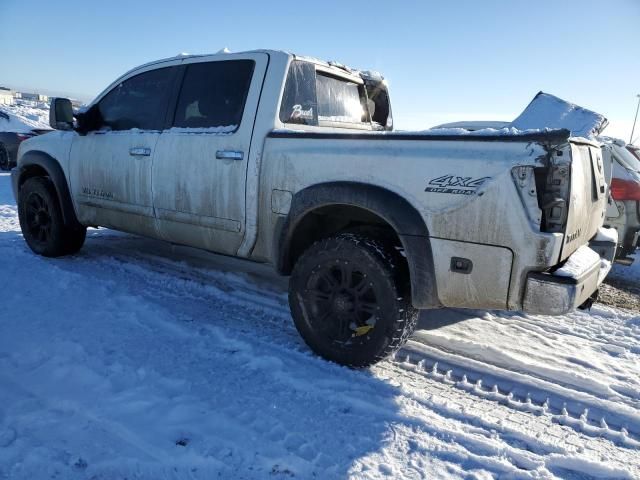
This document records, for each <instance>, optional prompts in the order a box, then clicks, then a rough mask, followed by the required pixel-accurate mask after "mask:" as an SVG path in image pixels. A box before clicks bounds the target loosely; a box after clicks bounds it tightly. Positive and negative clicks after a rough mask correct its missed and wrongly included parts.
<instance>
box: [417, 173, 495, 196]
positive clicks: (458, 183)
mask: <svg viewBox="0 0 640 480" xmlns="http://www.w3.org/2000/svg"><path fill="white" fill-rule="evenodd" d="M490 178H491V177H482V178H472V177H459V176H457V175H443V176H442V177H438V178H434V179H433V180H431V181H430V182H429V185H427V188H425V189H424V191H425V192H434V193H452V194H454V195H473V194H474V193H476V191H477V190H478V187H480V185H482V184H483V183H484V182H486V181H487V180H489V179H490Z"/></svg>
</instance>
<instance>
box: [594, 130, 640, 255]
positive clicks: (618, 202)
mask: <svg viewBox="0 0 640 480" xmlns="http://www.w3.org/2000/svg"><path fill="white" fill-rule="evenodd" d="M599 140H600V141H601V142H602V143H603V144H602V152H603V159H604V164H605V168H606V169H609V168H611V181H610V189H611V198H612V201H611V202H610V204H609V206H608V207H607V218H606V219H605V225H607V226H610V227H612V228H615V229H616V230H617V231H618V238H619V244H618V252H617V254H616V257H617V258H618V261H619V262H620V263H624V264H631V262H633V259H631V258H627V256H628V255H631V254H633V253H634V252H635V251H636V248H637V247H638V238H639V236H640V160H639V159H638V158H636V157H635V156H634V155H633V154H632V153H631V152H630V151H629V149H627V145H626V143H625V142H624V141H623V140H618V139H612V138H609V137H599Z"/></svg>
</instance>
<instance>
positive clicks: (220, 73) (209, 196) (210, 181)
mask: <svg viewBox="0 0 640 480" xmlns="http://www.w3.org/2000/svg"><path fill="white" fill-rule="evenodd" d="M267 60H268V56H267V55H266V54H263V53H254V54H229V55H225V56H224V57H223V58H221V59H216V60H211V59H203V58H192V59H186V60H184V62H183V67H182V79H181V82H180V88H179V90H178V92H179V93H178V95H177V99H176V100H175V112H174V115H173V119H172V122H171V125H170V126H171V127H172V128H169V129H168V130H165V131H164V132H163V133H162V134H161V135H160V138H159V140H158V144H157V147H156V154H155V157H154V160H153V172H152V178H153V205H154V208H155V211H156V216H157V218H158V227H159V230H160V233H161V236H162V237H163V238H165V239H166V240H169V241H172V242H176V243H180V244H186V245H191V246H194V247H199V248H205V249H207V250H212V251H217V252H221V253H227V254H235V253H236V251H237V249H238V247H239V246H240V243H241V242H242V237H243V235H244V231H245V185H246V176H247V164H248V160H249V155H250V149H251V136H252V132H253V126H254V119H255V116H256V111H257V108H258V102H259V98H260V92H261V87H262V81H263V78H264V75H265V71H266V67H267Z"/></svg>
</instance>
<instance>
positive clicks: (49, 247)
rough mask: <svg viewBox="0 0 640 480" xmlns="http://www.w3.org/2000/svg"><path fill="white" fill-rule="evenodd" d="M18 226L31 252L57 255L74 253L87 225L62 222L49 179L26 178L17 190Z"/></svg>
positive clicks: (47, 255)
mask: <svg viewBox="0 0 640 480" xmlns="http://www.w3.org/2000/svg"><path fill="white" fill-rule="evenodd" d="M18 217H19V218H20V229H21V230H22V235H23V236H24V239H25V241H26V242H27V245H29V248H31V250H33V252H34V253H37V254H38V255H42V256H45V257H60V256H62V255H69V254H72V253H76V252H77V251H78V250H80V248H82V245H83V244H84V240H85V236H86V232H87V229H86V228H84V227H80V228H71V227H68V226H66V225H65V224H64V221H63V217H62V211H61V210H60V204H59V203H58V196H57V194H56V191H55V188H54V186H53V184H52V183H51V181H50V180H49V179H47V178H43V177H33V178H29V179H28V180H27V181H26V182H24V185H22V187H21V188H20V193H19V194H18Z"/></svg>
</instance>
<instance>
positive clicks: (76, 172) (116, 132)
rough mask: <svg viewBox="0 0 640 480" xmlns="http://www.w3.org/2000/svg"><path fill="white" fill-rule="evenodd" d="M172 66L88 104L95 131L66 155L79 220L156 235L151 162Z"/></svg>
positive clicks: (171, 82) (131, 80)
mask: <svg viewBox="0 0 640 480" xmlns="http://www.w3.org/2000/svg"><path fill="white" fill-rule="evenodd" d="M176 68H177V67H165V68H156V69H153V70H149V71H146V72H142V73H137V74H135V75H133V76H131V77H129V78H126V79H125V80H123V81H121V82H119V83H118V84H117V85H115V86H114V87H113V88H112V89H111V90H110V91H109V92H108V93H107V94H106V95H104V96H103V97H102V98H101V99H100V100H99V101H98V102H97V103H96V104H94V105H93V106H92V107H91V109H90V112H91V118H93V120H92V122H93V123H94V125H93V127H94V128H95V129H94V130H93V131H89V132H88V133H87V134H86V135H78V136H76V137H75V138H74V140H73V143H72V146H71V153H70V171H71V174H70V181H71V188H72V192H73V193H72V194H73V195H74V197H75V200H76V205H78V210H79V211H78V213H79V216H80V220H81V222H82V223H85V224H89V225H101V226H107V227H112V228H116V229H119V230H125V231H129V232H134V233H140V234H144V235H150V236H154V235H155V231H156V229H155V215H154V211H153V196H152V194H151V187H152V184H151V166H152V162H153V156H154V153H155V149H156V143H157V141H158V139H159V138H160V131H161V130H162V128H163V126H164V122H165V121H166V115H167V109H168V105H169V96H170V92H171V89H172V87H173V86H174V78H175V75H176V74H177V70H176Z"/></svg>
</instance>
